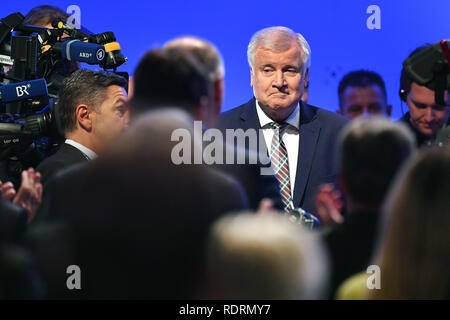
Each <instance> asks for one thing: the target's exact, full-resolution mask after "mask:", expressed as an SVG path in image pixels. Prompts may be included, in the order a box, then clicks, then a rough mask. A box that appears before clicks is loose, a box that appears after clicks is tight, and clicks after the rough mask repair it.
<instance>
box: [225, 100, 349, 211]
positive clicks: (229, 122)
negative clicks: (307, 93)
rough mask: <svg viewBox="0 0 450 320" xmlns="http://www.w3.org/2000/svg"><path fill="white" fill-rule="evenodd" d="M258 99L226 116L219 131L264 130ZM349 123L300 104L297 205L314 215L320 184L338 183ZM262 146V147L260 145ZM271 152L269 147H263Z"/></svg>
mask: <svg viewBox="0 0 450 320" xmlns="http://www.w3.org/2000/svg"><path fill="white" fill-rule="evenodd" d="M255 101H256V100H255V98H253V99H251V100H250V101H249V102H247V103H246V104H243V105H241V106H239V107H237V108H234V109H232V110H229V111H227V112H224V113H222V115H221V117H220V119H219V124H218V128H219V129H221V130H222V131H223V133H224V134H225V129H238V128H241V129H243V130H247V129H251V128H252V129H261V125H260V122H259V118H258V114H257V111H256V103H255ZM347 123H348V120H347V119H345V118H344V117H342V116H339V115H337V114H336V113H334V112H330V111H326V110H323V109H320V108H317V107H313V106H311V105H308V104H306V103H303V102H300V146H299V154H298V161H297V173H296V178H295V186H294V205H295V206H296V207H297V206H298V207H301V208H303V209H305V210H306V211H308V212H311V213H314V212H315V209H314V197H315V193H316V191H317V188H318V186H319V185H321V184H323V183H336V178H337V163H336V160H337V159H336V151H337V150H336V142H337V138H338V135H339V132H340V130H341V129H342V128H343V127H344V126H345V125H346V124H347ZM258 145H259V144H258ZM261 145H262V146H263V148H264V150H259V151H260V152H264V153H266V154H267V153H268V152H267V150H266V149H267V148H265V144H264V143H262V144H261Z"/></svg>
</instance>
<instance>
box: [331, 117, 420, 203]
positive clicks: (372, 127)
mask: <svg viewBox="0 0 450 320" xmlns="http://www.w3.org/2000/svg"><path fill="white" fill-rule="evenodd" d="M414 146H415V140H414V137H413V135H412V133H411V132H410V131H409V129H408V128H407V127H406V126H405V125H403V124H401V123H393V122H391V121H389V120H388V119H384V118H380V117H363V118H359V119H356V120H354V121H353V122H351V123H350V124H349V126H348V127H347V128H346V129H345V130H344V131H343V132H342V134H341V137H340V166H341V173H342V177H343V179H344V181H345V185H346V188H347V191H348V193H349V196H350V198H351V199H352V200H353V201H354V202H356V203H358V204H364V205H368V206H375V207H378V206H379V205H381V203H382V202H383V200H384V197H385V194H386V192H387V191H388V188H389V186H390V184H391V181H392V180H393V178H394V177H395V175H396V173H397V170H398V169H399V168H400V167H401V165H402V164H403V162H404V161H405V160H406V159H407V158H408V157H409V156H410V155H411V153H412V151H413V150H414Z"/></svg>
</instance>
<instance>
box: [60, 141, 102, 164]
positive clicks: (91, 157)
mask: <svg viewBox="0 0 450 320" xmlns="http://www.w3.org/2000/svg"><path fill="white" fill-rule="evenodd" d="M64 143H67V144H70V145H71V146H72V147H75V148H77V149H78V150H80V151H81V152H82V153H83V154H84V155H85V156H86V157H88V158H89V160H94V159H95V158H97V157H98V155H97V154H96V153H95V152H94V151H92V150H91V149H89V148H87V147H85V146H83V145H82V144H81V143H78V142H76V141H73V140H71V139H66V141H64Z"/></svg>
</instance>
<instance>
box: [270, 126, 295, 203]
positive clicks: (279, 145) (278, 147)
mask: <svg viewBox="0 0 450 320" xmlns="http://www.w3.org/2000/svg"><path fill="white" fill-rule="evenodd" d="M270 126H271V128H273V129H274V135H273V138H272V145H271V148H270V159H271V161H272V166H273V168H274V170H275V176H276V177H277V180H278V184H279V186H280V192H281V200H282V202H283V206H284V210H285V211H287V212H289V211H290V210H291V209H293V208H294V205H293V201H292V195H291V179H290V176H289V159H288V153H287V150H286V146H285V145H284V142H283V140H282V139H281V138H282V136H283V132H284V130H285V129H286V127H287V126H288V124H287V123H282V124H280V123H277V122H272V123H271V124H270Z"/></svg>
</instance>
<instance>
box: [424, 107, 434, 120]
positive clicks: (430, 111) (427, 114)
mask: <svg viewBox="0 0 450 320" xmlns="http://www.w3.org/2000/svg"><path fill="white" fill-rule="evenodd" d="M434 117H435V116H434V111H433V108H431V107H427V108H426V111H425V121H427V122H431V121H433V120H434Z"/></svg>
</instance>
